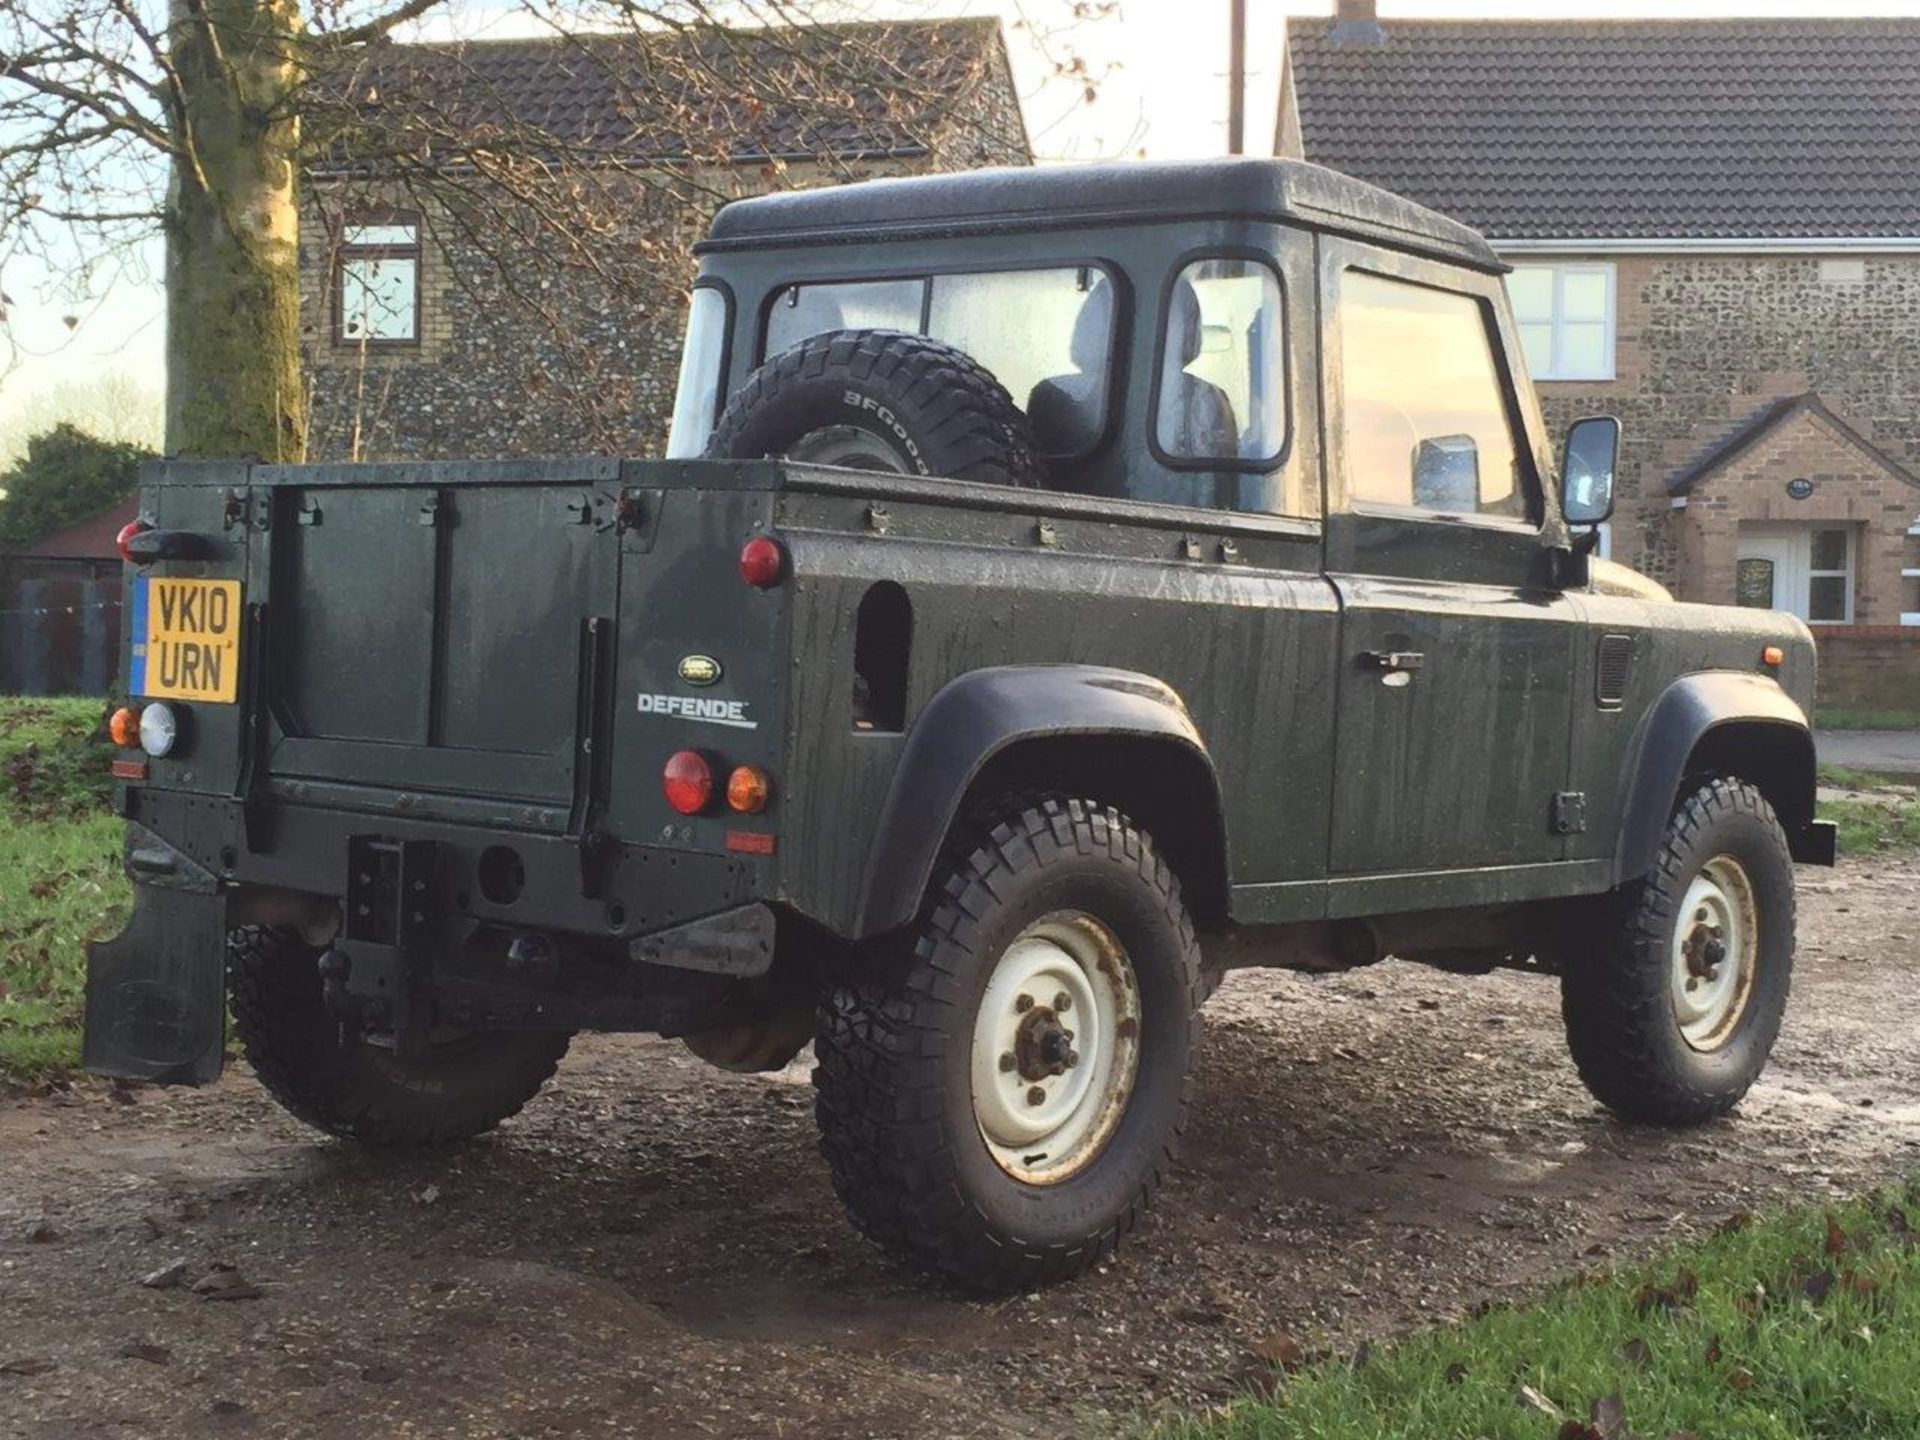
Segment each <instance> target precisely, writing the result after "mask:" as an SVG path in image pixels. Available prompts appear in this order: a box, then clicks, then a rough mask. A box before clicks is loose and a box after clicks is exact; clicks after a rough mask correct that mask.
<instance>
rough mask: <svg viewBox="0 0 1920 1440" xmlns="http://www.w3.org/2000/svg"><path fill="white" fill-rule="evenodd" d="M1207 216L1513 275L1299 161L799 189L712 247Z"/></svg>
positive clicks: (1461, 231)
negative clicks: (1378, 244) (1372, 242)
mask: <svg viewBox="0 0 1920 1440" xmlns="http://www.w3.org/2000/svg"><path fill="white" fill-rule="evenodd" d="M1201 218H1240V219H1256V220H1291V221H1297V222H1299V223H1302V224H1307V225H1313V226H1316V227H1319V228H1322V229H1329V230H1340V231H1346V232H1349V233H1353V234H1357V235H1362V236H1365V237H1367V238H1369V239H1376V240H1380V241H1382V242H1384V243H1386V244H1390V245H1395V246H1400V247H1403V248H1407V249H1417V250H1424V251H1427V252H1430V253H1434V254H1439V255H1444V256H1446V257H1447V258H1449V259H1455V260H1461V261H1465V262H1466V263H1468V264H1471V265H1477V266H1480V267H1482V268H1485V269H1489V270H1499V269H1504V268H1505V267H1504V266H1503V265H1502V263H1501V261H1500V260H1499V258H1498V257H1497V256H1495V255H1494V253H1493V251H1492V250H1491V249H1490V248H1488V246H1487V243H1486V241H1485V240H1483V239H1482V238H1481V237H1480V236H1479V235H1478V234H1476V233H1475V232H1474V231H1473V230H1470V229H1468V228H1467V227H1466V226H1465V225H1462V224H1459V223H1458V222H1457V221H1453V220H1449V219H1447V218H1446V217H1445V216H1444V215H1437V214H1435V213H1434V212H1433V211H1431V210H1428V209H1426V208H1425V207H1423V206H1420V205H1416V204H1414V203H1413V202H1412V201H1409V200H1405V199H1402V198H1401V197H1400V196H1398V195H1390V194H1388V193H1387V192H1386V191H1385V190H1381V189H1379V188H1377V187H1375V186H1373V185H1368V184H1366V183H1364V182H1363V181H1359V180H1355V179H1353V178H1352V177H1351V176H1347V175H1340V174H1336V173H1335V172H1333V171H1331V170H1327V169H1323V168H1322V167H1320V166H1318V165H1308V164H1305V163H1303V162H1301V161H1298V160H1256V159H1234V160H1197V161H1190V162H1186V163H1153V164H1146V163H1127V162H1121V163H1115V164H1109V165H1046V166H1040V167H1037V168H1033V169H1018V170H976V171H973V172H971V173H968V174H964V175H929V176H924V177H918V178H913V179H899V180H869V181H866V182H865V183H863V184H859V185H843V186H833V187H827V188H823V189H816V190H793V191H787V192H785V193H782V194H778V195H765V196H760V197H758V198H755V199H751V200H738V201H735V202H734V203H733V204H731V205H728V206H727V207H726V208H725V209H723V210H721V212H720V213H719V215H718V216H717V217H716V218H715V219H714V222H713V230H712V234H711V238H710V239H709V240H708V241H706V242H705V245H704V246H703V247H702V248H709V247H710V248H728V247H732V246H736V245H765V244H771V243H779V242H782V241H786V240H798V239H807V240H815V241H818V240H835V239H843V240H849V241H853V240H867V239H872V238H874V237H875V235H876V233H877V232H886V233H890V234H894V235H900V234H904V233H918V234H929V233H930V234H957V233H968V232H975V231H992V230H1029V229H1038V228H1048V229H1052V228H1057V227H1059V226H1061V225H1099V224H1111V223H1128V224H1138V223H1141V222H1151V221H1163V220H1181V219H1201Z"/></svg>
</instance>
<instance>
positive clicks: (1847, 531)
mask: <svg viewBox="0 0 1920 1440" xmlns="http://www.w3.org/2000/svg"><path fill="white" fill-rule="evenodd" d="M1819 530H1838V531H1839V532H1840V533H1841V534H1842V535H1844V536H1846V539H1847V558H1846V568H1845V569H1844V570H1816V569H1814V568H1813V536H1814V532H1816V531H1819ZM1858 548H1859V536H1858V534H1857V533H1856V527H1855V526H1852V525H1847V524H1839V525H1822V524H1819V523H1817V522H1816V523H1814V524H1811V525H1809V526H1807V624H1809V625H1851V624H1853V592H1854V587H1855V584H1856V580H1855V575H1856V572H1857V571H1858V570H1859V568H1860V567H1859V566H1858V565H1857V564H1856V563H1855V561H1854V553H1855V551H1856V550H1857V549H1858ZM1835 576H1838V577H1839V578H1840V579H1842V580H1844V581H1846V595H1847V608H1846V613H1845V614H1843V615H1842V616H1841V617H1840V618H1839V619H1838V620H1815V619H1814V618H1813V582H1814V581H1816V580H1831V579H1833V578H1834V577H1835Z"/></svg>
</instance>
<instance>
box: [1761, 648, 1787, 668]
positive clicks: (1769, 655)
mask: <svg viewBox="0 0 1920 1440" xmlns="http://www.w3.org/2000/svg"><path fill="white" fill-rule="evenodd" d="M1760 663H1761V664H1762V665H1765V666H1766V667H1767V668H1768V669H1770V670H1778V669H1779V668H1780V667H1781V666H1782V665H1784V664H1786V663H1787V652H1786V651H1784V650H1782V649H1781V648H1780V647H1779V646H1778V645H1769V646H1767V648H1766V649H1764V650H1762V651H1761V652H1760Z"/></svg>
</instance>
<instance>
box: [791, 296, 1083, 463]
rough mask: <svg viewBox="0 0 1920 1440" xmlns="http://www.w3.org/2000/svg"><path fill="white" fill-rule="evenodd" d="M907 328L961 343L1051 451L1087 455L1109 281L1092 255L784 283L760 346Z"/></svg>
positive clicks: (1041, 446)
mask: <svg viewBox="0 0 1920 1440" xmlns="http://www.w3.org/2000/svg"><path fill="white" fill-rule="evenodd" d="M867 329H879V330H904V331H907V332H909V333H911V334H916V335H928V336H931V337H932V338H934V339H936V340H943V341H945V342H946V343H947V344H949V345H953V346H955V347H957V348H958V349H961V350H964V351H966V352H967V354H969V355H971V356H972V357H973V358H974V359H975V360H978V361H979V362H980V363H981V364H982V365H984V366H986V368H987V369H988V370H990V371H992V372H993V375H994V378H995V379H997V380H999V382H1000V383H1001V384H1002V385H1004V386H1006V387H1007V393H1008V394H1009V395H1011V396H1012V397H1013V402H1014V404H1016V405H1018V406H1020V408H1021V409H1023V410H1025V411H1026V412H1027V418H1028V419H1029V420H1030V421H1031V422H1032V424H1033V431H1034V438H1035V440H1036V441H1038V442H1039V446H1040V449H1041V451H1042V452H1043V453H1044V454H1047V455H1050V456H1056V457H1060V456H1076V455H1084V454H1085V453H1086V452H1087V451H1088V450H1090V449H1092V448H1093V446H1094V444H1095V442H1097V441H1098V440H1099V438H1100V435H1101V433H1102V431H1104V430H1105V428H1106V421H1107V394H1108V391H1109V390H1110V389H1111V377H1112V354H1113V283H1112V281H1111V280H1109V279H1108V277H1107V275H1106V274H1105V272H1103V271H1101V270H1098V269H1096V268H1094V267H1093V266H1090V265H1067V266H1055V267H1050V268H1047V269H1037V270H990V271H979V272H974V273H956V274H942V275H924V276H909V277H905V278H896V279H889V280H852V281H835V282H832V283H827V284H817V285H790V286H788V287H787V288H786V289H785V290H784V291H782V292H781V293H780V295H779V297H778V298H777V299H776V300H775V301H774V305H773V310H772V312H771V313H770V314H769V315H768V317H767V341H766V348H765V354H766V355H769V356H771V355H777V354H779V353H780V352H781V351H782V350H786V349H789V348H791V347H792V346H794V345H797V344H799V343H800V342H801V341H802V340H805V339H807V338H808V337H810V336H813V335H820V334H824V333H825V332H827V331H829V330H867Z"/></svg>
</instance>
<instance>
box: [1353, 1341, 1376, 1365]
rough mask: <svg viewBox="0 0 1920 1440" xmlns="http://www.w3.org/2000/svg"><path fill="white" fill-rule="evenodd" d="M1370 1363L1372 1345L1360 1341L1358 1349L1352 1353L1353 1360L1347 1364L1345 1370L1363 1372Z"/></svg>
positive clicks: (1371, 1359) (1371, 1360) (1369, 1342)
mask: <svg viewBox="0 0 1920 1440" xmlns="http://www.w3.org/2000/svg"><path fill="white" fill-rule="evenodd" d="M1372 1363H1373V1343H1372V1342H1371V1341H1369V1340H1362V1341H1361V1342H1360V1347H1359V1348H1358V1349H1357V1350H1355V1351H1354V1352H1353V1359H1351V1360H1349V1361H1348V1362H1347V1368H1348V1369H1350V1370H1364V1369H1366V1368H1367V1366H1369V1365H1371V1364H1372Z"/></svg>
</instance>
